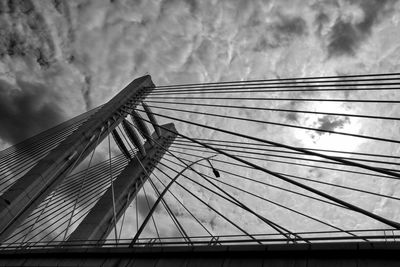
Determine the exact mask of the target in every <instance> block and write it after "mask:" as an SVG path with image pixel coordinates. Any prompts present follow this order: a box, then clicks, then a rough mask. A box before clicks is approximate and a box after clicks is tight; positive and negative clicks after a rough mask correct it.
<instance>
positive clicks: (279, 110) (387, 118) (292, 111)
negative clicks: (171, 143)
mask: <svg viewBox="0 0 400 267" xmlns="http://www.w3.org/2000/svg"><path fill="white" fill-rule="evenodd" d="M146 103H157V104H173V105H185V106H201V107H218V108H231V109H241V110H243V109H248V110H262V111H276V112H288V113H304V114H316V115H328V116H343V117H355V118H364V119H378V120H396V121H398V120H400V118H398V117H385V116H373V115H364V114H350V113H334V112H320V111H309V110H292V109H279V108H261V107H247V106H235V105H219V104H206V103H183V102H168V101H151V100H146Z"/></svg>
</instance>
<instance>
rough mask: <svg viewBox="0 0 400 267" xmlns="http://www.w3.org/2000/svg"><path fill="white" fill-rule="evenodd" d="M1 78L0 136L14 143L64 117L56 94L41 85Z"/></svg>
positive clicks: (52, 124) (60, 120)
mask: <svg viewBox="0 0 400 267" xmlns="http://www.w3.org/2000/svg"><path fill="white" fill-rule="evenodd" d="M17 86H18V87H19V88H17V89H16V88H13V87H14V86H12V85H11V84H9V83H7V82H6V81H3V80H0V138H1V139H3V140H5V141H7V142H10V143H16V142H18V141H21V140H23V139H26V138H28V137H30V136H32V135H34V134H37V133H39V132H40V131H43V130H45V129H47V128H49V127H51V126H54V125H56V124H57V123H60V122H62V121H63V119H64V118H63V115H62V111H61V110H60V108H59V107H58V106H57V97H56V96H54V95H53V93H52V92H50V91H49V90H48V88H46V87H45V86H44V85H41V84H37V83H35V84H34V83H28V82H24V81H21V80H19V81H17Z"/></svg>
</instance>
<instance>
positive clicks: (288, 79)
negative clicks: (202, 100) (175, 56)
mask: <svg viewBox="0 0 400 267" xmlns="http://www.w3.org/2000/svg"><path fill="white" fill-rule="evenodd" d="M399 75H400V73H373V74H360V75H337V76H325V77H321V76H320V77H317V76H314V77H298V78H276V79H259V80H248V81H229V82H210V83H187V84H173V85H161V86H157V88H170V87H178V86H184V87H187V86H201V85H207V86H208V85H219V84H236V83H243V82H246V83H254V82H285V81H299V80H301V81H309V82H310V81H312V80H328V79H329V80H331V79H343V81H344V80H346V79H347V80H346V81H351V80H349V78H364V77H367V78H369V77H385V76H389V77H392V76H399Z"/></svg>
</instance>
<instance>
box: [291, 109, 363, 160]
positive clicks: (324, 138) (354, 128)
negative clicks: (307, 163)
mask: <svg viewBox="0 0 400 267" xmlns="http://www.w3.org/2000/svg"><path fill="white" fill-rule="evenodd" d="M308 110H311V111H318V112H327V113H343V114H346V113H348V114H352V113H353V112H352V110H351V109H350V108H348V107H346V106H344V105H343V104H341V103H336V102H330V103H316V104H310V105H308ZM353 114H354V113H353ZM298 124H299V125H302V126H305V127H310V128H317V129H322V130H330V131H335V132H343V133H350V134H356V135H357V134H360V130H361V128H362V122H361V121H360V119H357V118H354V117H343V116H333V115H308V114H306V115H303V116H300V119H299V123H298ZM294 132H295V133H294V135H295V136H296V138H298V139H300V140H301V142H302V144H303V146H304V147H307V148H315V149H326V150H338V151H348V152H353V151H357V149H358V147H359V145H360V144H361V143H362V142H363V139H361V138H355V137H350V136H346V135H340V134H334V133H325V132H315V131H305V130H303V129H296V130H294ZM336 155H337V154H336Z"/></svg>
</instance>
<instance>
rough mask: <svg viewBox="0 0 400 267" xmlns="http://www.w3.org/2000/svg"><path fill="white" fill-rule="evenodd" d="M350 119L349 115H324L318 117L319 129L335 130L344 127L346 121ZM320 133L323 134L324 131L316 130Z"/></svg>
mask: <svg viewBox="0 0 400 267" xmlns="http://www.w3.org/2000/svg"><path fill="white" fill-rule="evenodd" d="M349 122H350V120H349V118H348V117H345V118H337V117H333V116H323V117H322V118H319V119H318V122H317V129H319V130H324V131H334V130H335V129H337V128H343V126H344V125H345V124H346V123H349ZM316 133H317V134H319V135H322V134H323V132H316Z"/></svg>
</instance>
